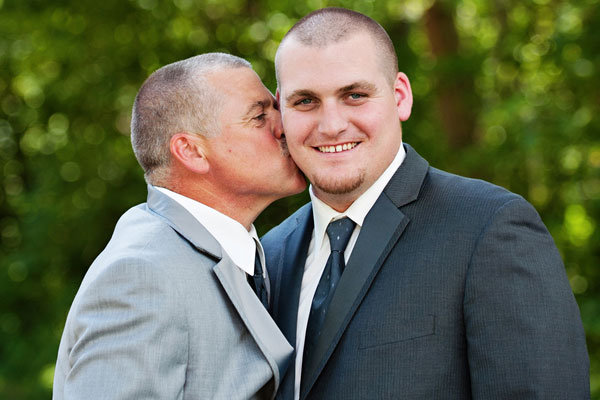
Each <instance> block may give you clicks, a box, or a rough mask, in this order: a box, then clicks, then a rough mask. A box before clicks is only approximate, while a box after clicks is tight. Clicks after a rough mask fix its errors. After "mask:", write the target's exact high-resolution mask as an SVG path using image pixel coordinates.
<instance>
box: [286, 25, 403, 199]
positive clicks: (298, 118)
mask: <svg viewBox="0 0 600 400" xmlns="http://www.w3.org/2000/svg"><path fill="white" fill-rule="evenodd" d="M279 52H280V53H279V56H278V63H277V74H278V78H279V89H278V93H277V96H278V100H279V103H280V107H281V112H282V117H283V127H284V133H285V136H286V139H287V142H288V146H289V149H290V153H291V154H292V157H293V158H294V161H295V162H296V164H297V165H298V167H300V169H301V170H302V171H303V172H304V173H305V174H306V176H307V177H308V178H309V180H310V181H311V183H312V184H313V189H314V191H315V194H316V195H317V196H318V197H319V198H320V199H321V200H323V201H325V202H326V203H328V204H329V205H330V206H332V207H333V208H335V209H338V210H339V211H341V210H345V208H347V207H348V206H349V205H350V204H351V203H352V202H353V201H354V200H356V198H357V197H358V196H360V194H362V193H363V192H364V191H365V190H366V189H368V188H369V187H370V186H371V185H372V184H373V183H374V182H375V180H377V178H378V177H379V176H380V175H381V173H382V172H383V171H384V170H385V169H386V168H387V166H388V165H389V164H390V162H391V161H392V160H393V158H394V156H395V155H396V153H397V152H398V149H399V146H400V143H401V140H402V131H401V127H400V121H401V120H402V121H404V120H406V119H407V118H408V116H409V115H410V108H411V106H412V94H411V91H410V84H409V82H408V79H407V78H406V76H405V75H404V74H402V73H399V74H398V76H396V77H395V79H394V81H393V83H392V79H391V77H390V76H387V75H386V74H385V72H384V71H385V68H383V67H381V66H380V62H381V57H379V56H378V51H377V49H376V46H375V43H374V41H373V39H372V38H371V36H370V35H369V34H367V33H365V32H359V33H356V34H354V35H352V36H351V37H350V38H348V39H346V40H343V41H341V42H338V43H331V44H329V45H327V46H324V47H310V46H306V45H303V44H302V43H300V42H298V41H296V40H294V38H293V37H292V38H290V39H289V40H287V41H286V42H285V43H284V44H283V45H282V48H281V49H280V50H279Z"/></svg>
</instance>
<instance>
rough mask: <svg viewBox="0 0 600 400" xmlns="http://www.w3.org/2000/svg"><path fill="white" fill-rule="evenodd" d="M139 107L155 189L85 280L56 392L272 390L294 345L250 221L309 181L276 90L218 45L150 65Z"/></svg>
mask: <svg viewBox="0 0 600 400" xmlns="http://www.w3.org/2000/svg"><path fill="white" fill-rule="evenodd" d="M132 114H133V115H132V143H133V149H134V152H135V155H136V157H137V159H138V161H139V163H140V165H141V166H142V168H143V169H144V172H145V177H146V180H147V182H148V184H149V185H148V201H147V203H144V204H140V205H138V206H136V207H133V208H132V209H130V210H129V211H127V212H126V213H125V214H124V215H123V216H122V217H121V219H120V220H119V222H118V223H117V226H116V228H115V231H114V234H113V237H112V238H111V240H110V242H109V243H108V245H107V247H106V248H105V249H104V251H103V252H102V253H101V254H100V255H99V256H98V258H97V259H96V260H95V261H94V263H93V264H92V266H91V267H90V268H89V270H88V272H87V274H86V276H85V278H84V280H83V282H82V284H81V287H80V289H79V291H78V293H77V296H76V297H75V300H74V301H73V305H72V307H71V310H70V312H69V315H68V317H67V322H66V326H65V329H64V333H63V336H62V339H61V343H60V348H59V352H58V361H57V364H56V373H55V377H54V388H53V398H54V399H56V400H58V399H74V400H87V399H90V400H91V399H93V400H99V399H111V400H117V399H122V400H131V399H184V400H185V399H190V400H191V399H223V400H231V399H240V400H246V399H249V398H253V399H254V398H261V399H262V398H264V399H269V398H273V397H274V396H275V393H276V390H277V388H278V386H279V382H280V378H281V376H282V375H283V373H284V372H285V370H286V368H287V365H288V364H290V363H291V362H290V361H291V357H292V352H293V349H292V347H291V346H290V345H289V343H288V342H287V341H286V339H285V337H284V336H283V335H282V334H281V332H280V331H279V329H278V328H277V326H276V325H275V322H274V321H273V320H272V319H271V317H270V316H269V313H268V311H267V308H266V307H268V293H267V291H268V290H269V281H268V277H267V276H266V275H265V274H264V269H263V268H262V267H261V264H262V265H264V263H263V262H257V261H258V260H259V259H262V258H263V256H262V249H261V247H260V244H259V242H258V238H257V236H256V231H255V229H254V226H253V225H252V222H253V221H254V219H255V218H256V217H257V216H258V214H259V213H260V212H261V211H262V210H263V209H264V208H265V207H266V206H267V205H268V204H270V203H271V202H273V201H274V200H276V199H278V198H281V197H284V196H287V195H290V194H294V193H298V192H299V191H302V190H303V189H304V187H305V186H306V183H305V181H304V179H303V177H302V175H301V174H300V173H299V171H298V169H297V168H296V166H295V164H294V163H293V161H292V160H291V158H290V157H289V154H288V152H287V150H286V148H285V143H284V142H283V141H282V140H280V138H278V137H279V136H280V135H281V120H280V114H279V111H278V109H277V106H276V103H275V99H274V98H273V96H272V94H271V93H270V92H269V91H268V90H267V88H265V86H264V85H263V84H262V82H261V81H260V79H259V77H258V76H257V75H256V73H255V72H254V71H253V70H252V68H251V66H250V64H249V63H248V62H247V61H245V60H243V59H240V58H238V57H235V56H231V55H228V54H221V53H211V54H203V55H200V56H196V57H192V58H189V59H187V60H183V61H179V62H176V63H173V64H169V65H167V66H165V67H163V68H161V69H159V70H158V71H156V72H154V73H153V74H152V75H151V76H150V77H149V78H148V79H147V80H146V82H145V83H144V84H143V85H142V88H141V89H140V91H139V93H138V95H137V97H136V100H135V104H134V107H133V113H132ZM255 258H257V260H255Z"/></svg>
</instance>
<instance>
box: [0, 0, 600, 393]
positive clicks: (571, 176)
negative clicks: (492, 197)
mask: <svg viewBox="0 0 600 400" xmlns="http://www.w3.org/2000/svg"><path fill="white" fill-rule="evenodd" d="M598 3H599V1H598V0H578V1H575V0H573V1H567V0H532V1H531V0H527V1H522V0H452V1H443V0H438V1H435V0H376V1H373V0H371V1H369V0H360V1H355V0H346V1H341V0H340V1H325V0H308V1H291V0H290V1H285V0H101V1H98V0H52V1H46V0H0V174H1V175H0V178H1V179H0V299H1V301H0V398H2V399H47V398H49V397H50V393H51V387H52V376H53V373H54V362H55V359H56V353H57V349H58V343H59V340H60V335H61V332H62V328H63V324H64V321H65V318H66V314H67V311H68V309H69V306H70V303H71V301H72V299H73V297H74V295H75V292H76V290H77V288H78V286H79V283H80V282H81V279H82V277H83V275H84V273H85V271H86V269H87V268H88V266H89V265H90V263H91V261H92V260H93V259H94V257H95V256H96V255H97V254H98V252H99V251H100V250H101V249H102V248H103V246H104V245H105V244H106V242H107V241H108V239H109V237H110V235H111V233H112V229H113V226H114V224H115V222H116V220H117V219H118V217H119V216H120V215H121V214H122V213H123V212H124V211H125V210H126V209H127V208H129V207H130V206H132V205H134V204H137V203H140V202H143V201H145V195H146V187H145V183H144V182H143V178H142V173H141V170H140V168H139V167H138V165H137V164H136V161H135V159H134V156H133V154H132V151H131V147H130V144H129V119H130V110H131V105H132V102H133V99H134V96H135V94H136V91H137V89H138V88H139V86H140V85H141V83H142V82H143V80H144V79H145V78H146V77H147V76H148V75H149V74H150V73H151V72H152V71H153V70H155V69H156V68H158V67H160V66H162V65H164V64H167V63H170V62H173V61H176V60H179V59H182V58H187V57H190V56H192V55H195V54H198V53H202V52H207V51H225V52H230V53H233V54H236V55H239V56H242V57H245V58H247V59H249V60H250V61H251V62H252V63H253V65H254V68H255V69H256V71H257V72H258V73H259V75H260V76H261V77H262V78H263V80H264V81H265V83H266V85H267V86H268V87H269V88H270V89H272V90H273V91H274V90H275V88H276V83H275V79H274V76H275V75H274V70H273V57H274V54H275V50H276V48H277V45H278V42H279V40H280V39H281V38H282V36H283V35H284V33H285V32H286V31H287V29H288V28H289V27H290V26H291V25H292V24H293V23H294V22H295V21H296V20H297V19H298V18H300V17H301V16H303V15H305V14H306V13H307V12H309V11H312V10H314V9H316V8H320V7H323V6H344V7H348V8H353V9H355V10H358V11H361V12H363V13H366V14H367V15H370V16H371V17H373V18H375V19H376V20H378V21H379V22H380V23H381V24H382V25H383V26H384V27H385V28H386V29H387V30H388V32H389V33H390V36H391V37H392V39H393V40H394V42H395V44H396V48H397V52H398V58H399V62H400V68H401V70H402V71H404V72H406V73H407V75H408V76H409V78H410V79H411V83H412V88H413V91H414V96H415V106H414V110H413V114H412V117H411V118H410V120H409V121H408V122H406V123H405V124H404V140H405V141H406V142H408V143H410V144H411V145H412V146H413V147H415V148H416V149H417V150H418V151H419V152H420V153H421V154H422V155H423V156H425V157H426V158H427V159H428V160H429V161H430V163H431V164H432V165H433V166H436V167H438V168H442V169H445V170H448V171H452V172H455V173H459V174H462V175H467V176H471V177H477V178H483V179H486V180H489V181H491V182H494V183H496V184H498V185H502V186H504V187H506V188H508V189H510V190H512V191H514V192H516V193H519V194H521V195H523V196H524V197H525V198H527V199H528V200H529V201H530V202H531V203H533V204H534V206H535V207H536V208H537V209H538V211H539V212H540V214H541V216H542V218H543V220H544V222H545V223H546V225H547V226H548V228H549V230H550V232H551V233H552V235H553V237H554V239H555V241H556V244H557V245H558V248H559V249H560V251H561V253H562V255H563V259H564V260H565V266H566V270H567V274H568V277H569V280H570V282H571V286H572V289H573V292H574V293H575V295H576V298H577V301H578V303H579V306H580V308H581V314H582V317H583V321H584V325H585V329H586V333H587V343H588V349H589V353H590V358H591V371H592V377H591V387H592V393H593V398H595V399H600V368H599V364H600V292H599V290H598V289H599V285H600V279H598V278H599V274H600V271H599V269H598V268H597V266H598V261H599V258H600V241H599V238H600V232H599V228H598V223H599V222H600V203H599V199H600V134H599V132H600V129H599V127H600V119H599V117H598V114H599V112H600V109H599V108H600V106H599V105H600V76H599V75H598V70H599V69H600V31H599V30H598V26H600V11H599V9H600V7H599V4H598ZM256 172H257V173H260V171H256ZM306 199H307V196H306V193H304V194H302V195H299V196H296V197H293V198H290V199H285V200H281V201H279V202H277V203H275V204H274V205H272V206H271V207H270V208H269V209H268V210H267V211H266V212H265V213H264V214H263V215H262V216H261V217H260V218H259V220H258V221H257V227H258V229H259V232H260V233H261V234H262V233H264V232H266V230H267V229H268V228H269V227H272V226H273V225H275V224H277V223H278V222H280V221H281V220H282V219H283V218H284V217H285V216H287V215H288V214H289V213H291V212H292V211H293V210H295V209H296V208H297V207H298V206H299V205H300V204H302V203H304V202H305V201H306ZM440 240H444V238H443V237H442V238H440Z"/></svg>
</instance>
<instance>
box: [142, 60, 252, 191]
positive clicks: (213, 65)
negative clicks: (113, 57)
mask: <svg viewBox="0 0 600 400" xmlns="http://www.w3.org/2000/svg"><path fill="white" fill-rule="evenodd" d="M230 68H252V65H251V64H250V63H249V62H248V61H246V60H244V59H242V58H239V57H236V56H233V55H230V54H225V53H206V54H202V55H198V56H195V57H191V58H188V59H185V60H182V61H178V62H174V63H172V64H168V65H165V66H164V67H162V68H160V69H158V70H156V71H155V72H153V73H152V75H150V76H149V77H148V79H146V81H145V82H144V83H143V84H142V87H141V88H140V90H139V92H138V94H137V96H136V98H135V102H134V104H133V110H132V116H131V144H132V146H133V152H134V153H135V156H136V158H137V160H138V162H139V164H140V165H141V166H142V169H143V170H144V177H145V179H146V181H147V182H148V183H150V184H154V185H157V184H165V180H166V178H167V176H168V168H169V166H170V163H171V153H170V150H169V142H170V140H171V137H172V136H173V135H174V134H176V133H179V132H188V133H194V134H200V135H203V136H206V137H212V136H216V135H218V133H219V129H220V128H219V123H218V115H219V110H220V107H221V105H222V102H223V101H222V97H221V96H220V94H219V93H218V92H217V91H216V90H215V88H214V87H213V86H212V85H211V84H210V83H209V82H208V80H207V79H206V75H207V74H209V73H211V72H215V71H218V70H223V69H230Z"/></svg>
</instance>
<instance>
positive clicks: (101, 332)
mask: <svg viewBox="0 0 600 400" xmlns="http://www.w3.org/2000/svg"><path fill="white" fill-rule="evenodd" d="M88 275H89V274H88ZM88 278H89V279H88ZM176 296H177V290H175V288H174V287H173V286H172V284H171V283H170V281H169V276H168V274H167V273H166V272H165V271H164V270H163V269H161V268H156V266H153V265H152V264H151V262H150V261H147V260H146V261H145V260H141V259H138V258H131V259H120V260H117V261H115V262H113V263H111V264H110V265H108V266H107V267H106V268H102V269H101V270H100V272H98V273H96V274H95V275H94V274H92V275H91V276H88V277H86V280H85V281H84V283H83V285H82V288H81V289H80V292H79V293H78V295H77V297H76V299H75V301H74V304H73V307H72V309H71V311H70V314H69V317H68V319H67V325H66V327H65V331H64V334H63V338H62V340H61V349H60V350H59V360H58V363H57V372H56V376H57V377H59V376H60V377H61V378H60V379H61V380H62V379H64V382H56V381H55V388H54V397H53V398H54V399H55V400H56V399H65V400H71V399H73V400H75V399H111V400H118V399H123V400H125V399H142V398H143V399H181V398H182V397H183V386H184V383H185V374H186V365H187V363H186V359H187V348H188V344H187V342H188V337H187V329H186V327H185V322H184V321H185V319H184V317H182V314H184V312H185V311H184V310H181V309H180V308H179V307H177V304H178V300H177V297H176ZM59 369H60V371H59ZM57 383H58V384H57Z"/></svg>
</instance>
